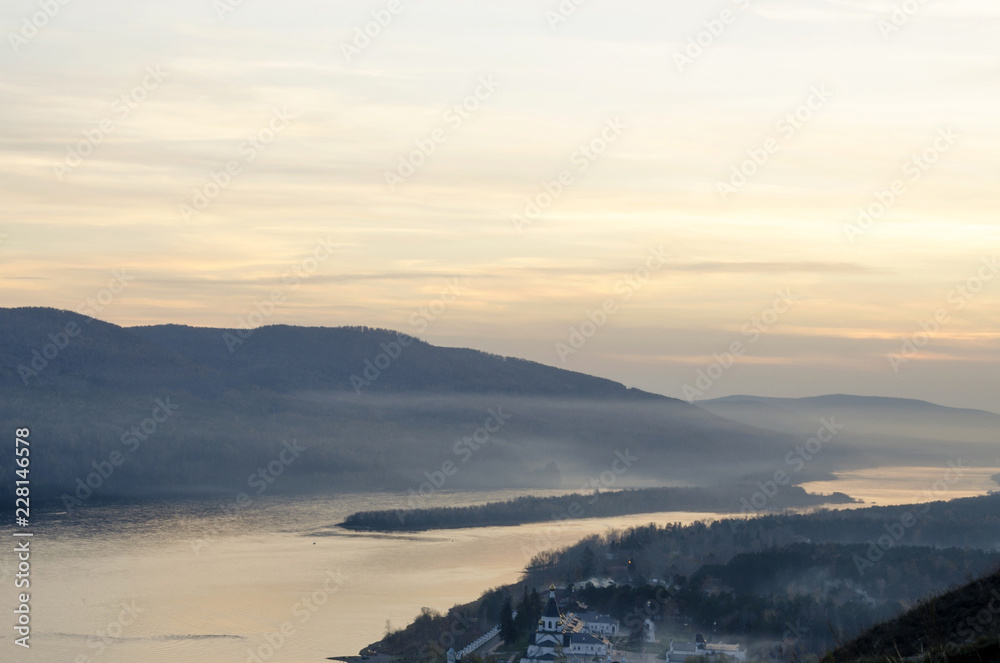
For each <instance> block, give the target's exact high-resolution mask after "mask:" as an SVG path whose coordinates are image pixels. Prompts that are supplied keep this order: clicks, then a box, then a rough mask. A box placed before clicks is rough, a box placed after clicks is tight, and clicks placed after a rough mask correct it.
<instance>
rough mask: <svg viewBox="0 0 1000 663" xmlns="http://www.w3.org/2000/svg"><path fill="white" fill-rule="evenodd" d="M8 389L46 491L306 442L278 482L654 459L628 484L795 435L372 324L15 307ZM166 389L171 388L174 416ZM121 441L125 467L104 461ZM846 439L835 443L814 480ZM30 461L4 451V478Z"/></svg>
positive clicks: (572, 473) (238, 463)
mask: <svg viewBox="0 0 1000 663" xmlns="http://www.w3.org/2000/svg"><path fill="white" fill-rule="evenodd" d="M355 378H357V379H363V380H364V383H363V384H360V385H356V384H354V383H353V382H352V379H355ZM356 386H357V387H358V388H357V389H356V388H355V387H356ZM0 387H2V389H0V426H6V427H7V428H9V429H11V430H13V429H14V428H20V427H25V426H27V427H30V428H31V429H32V433H33V435H36V436H37V438H38V440H39V441H40V442H41V441H44V444H39V445H38V451H37V452H33V453H37V454H39V455H38V456H37V457H35V456H33V458H32V468H33V469H32V472H33V474H32V482H33V483H32V494H33V495H36V496H38V497H39V498H41V497H43V496H45V495H53V494H54V495H56V496H61V495H64V494H70V495H75V494H77V493H80V494H88V493H89V492H90V491H89V489H88V488H87V486H86V485H83V483H82V482H84V481H85V480H86V479H88V478H91V483H94V484H95V485H97V484H99V487H98V488H97V489H96V490H94V494H95V495H98V496H108V497H110V496H136V495H138V496H141V495H149V494H161V493H163V492H182V493H189V492H198V493H204V492H205V491H209V492H216V491H222V492H224V493H231V492H234V491H239V490H246V489H247V482H248V479H247V477H248V476H250V475H252V474H254V473H256V472H259V471H260V468H264V467H270V465H269V463H272V462H273V461H274V460H275V459H276V458H278V457H279V454H281V452H282V450H283V448H284V447H283V442H284V441H286V440H292V439H297V440H298V441H299V444H300V445H302V446H304V447H306V448H307V449H308V451H307V452H306V453H305V454H304V455H303V456H304V458H308V460H307V461H303V462H296V463H294V464H292V465H290V466H289V467H287V468H283V469H282V476H283V477H284V478H283V479H282V480H280V481H275V482H273V483H268V484H267V491H268V494H272V493H278V492H287V491H302V490H307V491H313V490H324V491H325V490H333V491H344V490H352V491H353V490H364V491H371V490H387V489H388V490H394V491H401V492H403V493H405V492H406V491H407V490H416V489H418V488H419V487H421V485H422V484H423V483H424V482H426V481H427V476H428V475H432V476H433V475H434V473H435V472H438V471H440V468H441V467H442V464H443V463H447V462H451V463H459V464H461V472H459V473H457V474H456V475H455V476H449V477H448V482H447V488H446V489H447V490H459V489H501V488H502V489H522V488H524V489H527V488H556V487H560V485H561V482H564V481H565V482H566V484H567V485H568V486H572V487H573V488H576V487H578V486H580V485H581V484H583V483H584V481H583V479H581V478H580V477H584V478H589V477H594V476H600V475H601V473H602V472H605V471H607V469H608V467H609V464H610V463H611V462H612V461H613V460H614V459H615V456H614V453H615V451H621V452H625V451H628V452H629V453H631V454H633V455H636V456H638V457H640V458H641V461H639V462H637V463H636V464H634V465H633V466H632V467H630V469H629V472H628V473H627V476H625V477H622V478H621V479H617V478H616V485H615V486H614V487H615V488H620V487H624V486H625V485H627V483H628V482H629V481H631V482H641V481H650V480H651V479H652V480H656V481H663V482H666V481H679V480H686V481H689V482H701V483H703V484H709V483H716V482H727V483H731V482H734V481H736V480H737V479H739V475H742V474H744V473H747V472H752V471H754V470H756V469H761V470H767V472H768V473H769V474H770V473H773V472H774V469H773V465H774V463H775V462H776V461H779V462H780V461H781V459H782V458H784V456H785V454H787V453H788V450H789V449H791V448H793V446H794V444H795V443H796V440H795V439H794V438H792V437H790V436H787V435H783V434H780V433H772V432H767V431H759V430H757V429H754V428H752V427H749V426H745V425H743V424H739V423H735V422H732V421H729V420H726V419H722V418H720V417H717V416H715V415H712V414H710V413H707V412H705V411H703V410H701V409H699V408H697V407H694V406H693V405H690V404H688V403H685V402H683V401H679V400H676V399H671V398H666V397H663V396H657V395H654V394H649V393H647V392H643V391H639V390H635V389H629V388H627V387H625V386H624V385H621V384H619V383H617V382H613V381H611V380H606V379H602V378H598V377H593V376H589V375H585V374H582V373H575V372H572V371H566V370H562V369H558V368H553V367H549V366H544V365H542V364H538V363H535V362H530V361H524V360H520V359H512V358H505V357H499V356H496V355H491V354H488V353H485V352H478V351H475V350H467V349H456V348H440V347H435V346H432V345H430V344H427V343H425V342H423V341H420V340H418V339H414V338H412V337H409V336H405V335H402V334H399V333H396V332H392V331H387V330H384V329H372V328H362V327H340V328H317V327H288V326H281V325H279V326H271V327H261V328H258V329H254V330H224V329H203V328H194V327H183V326H178V325H163V326H157V327H138V328H123V327H120V326H117V325H113V324H110V323H107V322H102V321H100V320H96V319H93V318H89V317H86V316H82V315H80V314H77V313H72V312H69V311H59V310H55V309H49V308H20V309H0ZM159 401H163V402H164V403H166V402H169V403H170V404H172V408H171V410H170V413H169V416H167V417H166V418H163V417H164V415H163V413H162V412H161V410H158V409H156V408H158V407H160V406H159V405H158V402H159ZM173 406H176V407H175V408H174V407H173ZM500 413H502V414H500ZM153 417H158V419H155V420H154V419H153ZM484 426H488V427H489V434H488V435H487V430H486V428H483V427H484ZM481 429H482V430H481ZM136 430H139V432H140V433H141V435H142V437H139V436H138V435H137V434H136V433H135V432H134V431H136ZM484 435H486V437H483V436H484ZM472 436H475V437H476V440H478V441H473V442H465V440H466V438H469V439H470V440H471V439H472ZM487 440H488V443H487ZM137 442H138V443H137ZM456 445H458V446H456ZM462 445H466V446H462ZM113 454H115V455H114V456H112V455H113ZM117 454H123V457H124V459H125V460H124V461H123V462H121V464H120V465H118V466H116V467H115V469H114V472H113V475H112V476H108V477H103V478H102V477H101V476H97V475H95V477H90V475H91V474H92V473H94V472H95V471H96V470H95V463H96V466H99V467H107V466H106V465H105V463H107V462H109V459H110V458H112V457H114V458H116V459H119V460H120V459H121V457H122V456H119V455H117ZM843 455H844V452H842V451H840V450H838V449H830V450H829V453H827V454H825V455H824V458H823V459H821V460H820V461H819V462H816V463H814V464H812V465H810V467H809V468H807V470H806V471H804V472H802V473H800V474H799V475H798V476H796V480H797V481H804V480H807V479H808V476H809V473H812V477H813V478H815V477H818V476H824V475H825V473H826V472H828V471H829V466H830V465H831V464H832V463H835V462H836V461H837V460H838V458H842V457H843ZM722 457H724V458H726V459H727V461H728V462H727V463H715V462H713V461H714V460H715V459H717V458H722ZM466 460H471V462H468V463H467V464H466V462H465V461H466ZM12 472H13V465H11V464H7V465H3V464H0V480H2V481H3V483H0V493H2V492H3V491H5V490H12V486H13V485H14V484H13V482H12V480H10V479H12V476H13V475H12ZM289 477H294V478H292V479H289ZM647 485H648V484H647ZM81 486H82V487H81ZM604 487H611V486H604Z"/></svg>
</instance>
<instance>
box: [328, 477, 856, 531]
mask: <svg viewBox="0 0 1000 663" xmlns="http://www.w3.org/2000/svg"><path fill="white" fill-rule="evenodd" d="M758 490H759V489H758V488H757V487H756V486H726V487H684V488H639V489H632V490H620V491H614V492H603V493H602V492H595V493H593V494H591V495H583V494H580V493H573V494H570V495H561V496H553V497H534V496H530V495H529V496H525V497H518V498H515V499H512V500H507V501H506V502H489V503H487V504H481V505H474V506H465V507H437V508H426V509H402V510H395V511H391V510H382V511H359V512H357V513H353V514H351V515H350V516H348V517H347V519H346V520H345V521H344V522H342V523H340V526H341V527H344V528H346V529H351V530H376V531H408V532H414V531H423V530H430V529H456V528H463V527H495V526H503V525H520V524H523V523H535V522H544V521H548V520H565V519H574V518H602V517H603V518H606V517H612V516H623V515H629V514H636V513H661V512H666V511H695V512H703V513H739V512H740V511H741V509H742V510H743V511H752V507H751V509H747V506H748V505H749V502H747V503H746V504H744V500H746V499H747V497H748V496H751V495H753V494H754V493H755V491H758ZM854 501H855V500H853V499H851V498H850V497H849V496H847V495H845V494H843V493H834V494H833V495H815V494H811V493H807V492H806V491H805V490H804V489H803V488H801V487H798V486H790V487H784V488H782V489H781V490H780V492H778V493H777V495H775V497H774V498H773V499H772V500H771V501H770V502H769V503H768V506H769V507H770V508H773V509H782V508H790V507H806V506H816V505H822V504H845V503H851V502H854Z"/></svg>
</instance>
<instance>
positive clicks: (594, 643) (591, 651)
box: [521, 585, 612, 663]
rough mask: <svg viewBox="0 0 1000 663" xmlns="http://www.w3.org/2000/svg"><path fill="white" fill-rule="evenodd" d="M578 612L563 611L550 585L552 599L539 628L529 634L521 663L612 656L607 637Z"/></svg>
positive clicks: (543, 614) (547, 662)
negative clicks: (588, 626) (591, 627)
mask: <svg viewBox="0 0 1000 663" xmlns="http://www.w3.org/2000/svg"><path fill="white" fill-rule="evenodd" d="M583 624H584V622H582V621H581V620H578V619H575V617H574V615H563V614H561V613H560V612H559V606H558V605H557V604H556V588H555V585H550V586H549V600H548V601H547V602H546V603H545V608H544V609H543V610H542V618H541V619H540V620H539V621H538V628H537V629H536V630H535V632H534V633H532V634H531V636H530V637H529V638H528V652H527V654H525V656H524V658H522V659H521V663H553V662H554V661H560V662H562V661H566V662H568V663H572V662H574V661H593V660H603V659H607V658H608V657H610V656H611V653H612V647H611V643H610V642H609V641H608V640H607V638H604V637H599V636H598V635H597V634H594V633H591V632H590V631H589V630H586V628H585V627H584V626H583Z"/></svg>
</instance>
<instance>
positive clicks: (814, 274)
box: [0, 0, 1000, 411]
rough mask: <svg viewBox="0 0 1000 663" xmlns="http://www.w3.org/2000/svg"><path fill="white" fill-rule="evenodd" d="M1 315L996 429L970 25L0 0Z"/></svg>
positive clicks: (997, 289) (894, 7) (921, 17)
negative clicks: (325, 338)
mask: <svg viewBox="0 0 1000 663" xmlns="http://www.w3.org/2000/svg"><path fill="white" fill-rule="evenodd" d="M0 35H3V36H4V39H3V41H4V43H3V44H0V70H2V76H0V100H2V103H0V120H2V121H0V196H2V199H3V201H4V204H3V205H2V207H0V257H2V260H0V280H2V283H3V289H2V292H3V299H2V301H3V303H2V305H3V306H52V307H57V308H63V309H69V310H74V311H82V312H86V313H88V314H90V315H94V316H95V317H98V318H101V319H103V320H107V321H110V322H114V323H116V324H120V325H126V326H131V325H145V324H159V323H168V322H173V323H181V324H190V325H198V326H212V327H240V326H248V325H249V326H257V325H260V324H295V325H316V326H340V325H369V326H376V327H386V328H391V329H396V330H399V331H402V332H406V333H409V334H413V335H416V336H419V337H420V338H423V339H424V340H427V341H429V342H431V343H434V344H439V345H447V346H460V347H473V348H477V349H481V350H486V351H490V352H495V353H500V354H504V355H513V356H519V357H525V358H528V359H532V360H536V361H540V362H543V363H545V364H550V365H553V366H558V367H561V368H567V369H570V370H575V371H582V372H586V373H591V374H595V375H600V376H603V377H608V378H611V379H614V380H617V381H620V382H623V383H625V384H627V385H629V386H633V387H639V388H642V389H647V390H650V391H653V392H657V393H662V394H666V395H668V396H675V397H679V398H687V399H689V400H698V399H703V398H716V397H721V396H727V395H731V394H743V393H751V394H758V395H766V396H809V395H818V394H825V393H854V394H862V395H879V396H897V397H911V398H922V399H926V400H930V401H933V402H937V403H941V404H945V405H955V406H964V407H977V408H984V409H990V410H993V411H1000V400H998V395H997V394H998V391H997V389H996V384H997V383H996V376H997V368H998V363H1000V350H998V340H1000V313H998V311H1000V307H998V303H1000V279H997V278H996V276H997V270H998V268H1000V267H998V264H997V262H996V260H997V255H998V253H1000V252H998V248H1000V225H998V220H997V218H996V210H997V208H998V203H1000V187H998V186H997V182H998V179H1000V125H998V124H997V122H996V117H998V115H1000V87H998V86H997V82H998V79H1000V52H998V51H997V49H996V44H997V43H998V41H1000V4H998V3H996V2H995V0H948V1H947V2H945V1H943V0H926V1H923V2H920V1H918V0H906V1H905V2H904V1H903V0H900V1H899V2H898V3H892V2H862V1H860V0H794V1H793V0H770V1H765V0H757V1H755V0H736V1H733V0H725V1H721V2H715V1H713V2H697V3H696V2H676V1H675V2H662V1H660V2H654V1H652V0H648V1H638V0H619V1H616V2H608V1H607V0H564V1H563V2H561V3H560V2H557V1H555V0H548V1H535V2H528V1H524V0H503V1H486V2H458V1H439V0H421V2H415V1H413V0H392V1H389V0H379V1H376V2H368V1H365V2H335V3H331V2H317V1H307V0H297V1H296V0H291V1H287V0H286V1H284V2H281V3H278V2H273V1H272V2H268V1H266V0H242V1H241V0H214V1H213V0H177V1H174V2H170V3H166V2H155V3H154V2H148V1H142V0H129V1H128V2H125V1H121V0H91V1H85V0H62V2H60V0H47V1H46V0H35V1H34V2H28V1H24V0H8V1H6V2H4V3H3V6H2V8H0Z"/></svg>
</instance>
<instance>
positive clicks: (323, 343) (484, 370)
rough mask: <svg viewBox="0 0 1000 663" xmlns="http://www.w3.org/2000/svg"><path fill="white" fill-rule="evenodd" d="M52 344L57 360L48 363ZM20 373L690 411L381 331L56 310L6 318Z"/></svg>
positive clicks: (10, 364) (35, 379)
mask: <svg viewBox="0 0 1000 663" xmlns="http://www.w3.org/2000/svg"><path fill="white" fill-rule="evenodd" d="M68 325H69V326H71V330H72V329H76V330H78V331H77V333H76V334H75V335H67V336H66V343H65V348H58V347H55V346H56V345H58V344H59V343H58V341H60V340H61V338H62V335H66V334H67V332H66V327H67V326H68ZM50 337H54V338H55V341H53V339H52V338H50ZM49 345H53V348H52V349H50V351H49V354H50V355H54V356H52V357H47V356H45V355H44V352H45V349H46V346H49ZM32 362H34V366H33V365H32ZM19 367H26V368H27V369H30V371H31V373H29V374H28V375H27V376H26V379H27V384H28V385H29V386H35V385H41V386H45V385H51V386H64V387H80V386H84V385H86V384H87V383H92V384H94V385H95V386H114V385H121V386H129V385H132V386H139V387H147V386H155V387H157V388H170V387H176V388H184V389H186V390H187V391H190V392H191V393H218V392H219V391H220V390H222V389H225V388H248V387H262V388H265V389H268V390H271V391H275V392H291V391H298V390H324V391H326V390H336V391H345V392H351V393H356V392H357V391H358V390H359V388H358V384H359V383H358V382H357V381H355V382H352V376H355V377H356V378H358V379H360V380H364V381H365V384H361V386H360V391H362V392H363V393H377V392H390V393H404V392H414V391H419V392H425V393H426V392H430V393H461V394H469V393H475V394H483V393H504V394H513V395H534V396H557V397H562V398H599V399H609V398H611V399H635V400H636V401H660V402H670V401H672V402H675V403H678V404H680V401H676V400H674V399H669V398H667V397H665V396H658V395H656V394H651V393H648V392H643V391H640V390H637V389H629V388H627V387H626V386H624V385H622V384H620V383H618V382H614V381H612V380H607V379H604V378H599V377H594V376H591V375H586V374H584V373H577V372H574V371H567V370H563V369H560V368H554V367H551V366H546V365H544V364H539V363H537V362H532V361H527V360H524V359H516V358H511V357H501V356H499V355H494V354H489V353H486V352H480V351H477V350H471V349H464V348H443V347H437V346H433V345H430V344H428V343H425V342H423V341H421V340H419V339H416V338H414V337H411V336H407V335H405V334H400V333H398V332H394V331H390V330H386V329H376V328H373V327H292V326H288V325H271V326H264V327H260V328H257V329H253V330H246V329H213V328H206V327H188V326H183V325H157V326H150V327H131V328H123V327H119V326H117V325H114V324H110V323H107V322H102V321H100V320H96V319H94V318H90V317H87V316H84V315H80V314H78V313H73V312H70V311H61V310H57V309H51V308H14V309H9V308H8V309H0V384H8V385H24V384H25V375H24V371H23V370H20V371H19ZM39 367H41V368H42V370H39Z"/></svg>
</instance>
